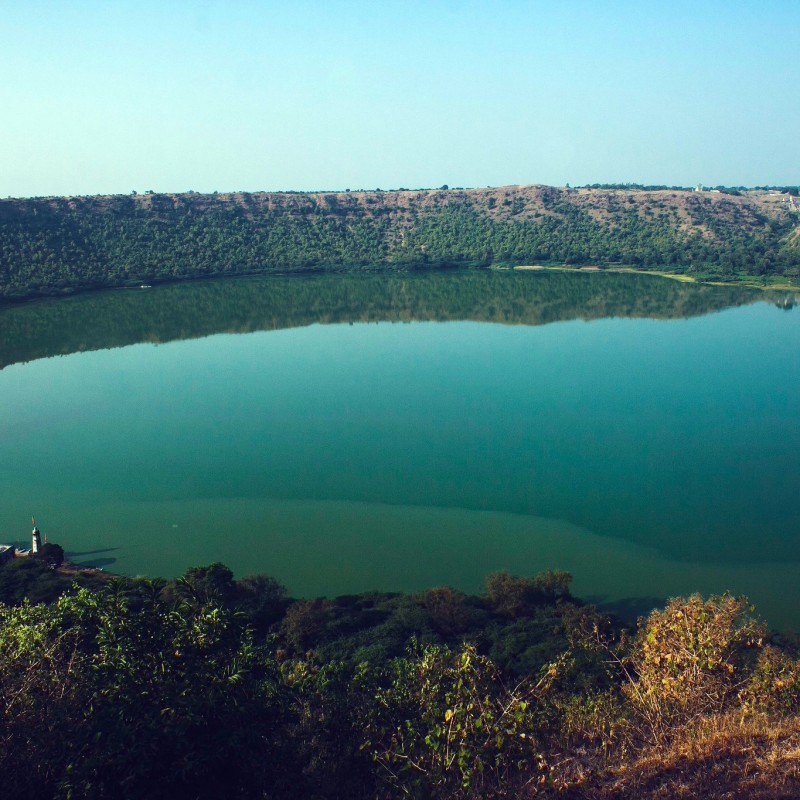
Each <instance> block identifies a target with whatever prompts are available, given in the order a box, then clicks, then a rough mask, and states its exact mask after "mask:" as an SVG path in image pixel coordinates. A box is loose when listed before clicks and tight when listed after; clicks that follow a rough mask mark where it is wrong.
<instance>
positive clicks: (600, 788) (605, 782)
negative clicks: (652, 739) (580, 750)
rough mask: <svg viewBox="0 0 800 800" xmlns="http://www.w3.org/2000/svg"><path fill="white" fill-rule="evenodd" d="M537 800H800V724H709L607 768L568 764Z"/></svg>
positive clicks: (729, 718)
mask: <svg viewBox="0 0 800 800" xmlns="http://www.w3.org/2000/svg"><path fill="white" fill-rule="evenodd" d="M552 778H553V784H552V786H551V787H550V788H549V789H547V790H546V791H545V792H544V793H542V792H541V791H540V792H539V793H538V794H533V795H532V796H535V797H539V798H542V797H547V798H561V799H562V800H564V799H565V798H569V799H570V800H578V798H583V799H585V800H672V799H673V798H676V799H677V798H702V799H703V800H742V799H744V798H746V799H747V800H790V799H794V800H797V798H800V717H792V718H789V719H782V720H775V719H770V718H769V717H767V716H765V715H752V716H749V717H746V718H742V716H741V714H740V713H729V714H725V715H716V716H710V717H704V718H702V719H701V720H699V721H698V722H696V723H695V724H694V725H692V726H687V727H686V728H684V729H682V730H680V731H678V733H677V735H676V736H675V737H674V738H673V740H672V741H671V742H670V743H669V744H668V745H665V746H663V747H659V748H656V747H648V748H646V749H643V750H640V751H638V752H635V753H631V754H629V755H628V756H627V757H626V758H621V759H620V760H619V761H618V762H617V763H615V764H611V765H607V766H602V765H601V764H600V763H598V762H596V761H595V762H593V761H592V759H591V758H590V757H589V756H588V755H587V756H585V757H583V758H581V756H575V757H572V758H568V759H564V760H563V761H562V762H561V764H559V765H557V766H556V767H555V769H554V770H553V772H552Z"/></svg>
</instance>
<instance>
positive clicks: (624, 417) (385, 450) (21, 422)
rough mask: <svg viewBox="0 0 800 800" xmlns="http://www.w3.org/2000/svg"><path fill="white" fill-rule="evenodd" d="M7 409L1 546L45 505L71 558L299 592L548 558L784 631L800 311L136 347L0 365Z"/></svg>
mask: <svg viewBox="0 0 800 800" xmlns="http://www.w3.org/2000/svg"><path fill="white" fill-rule="evenodd" d="M600 277H601V278H602V277H603V276H600ZM152 291H154V292H157V291H160V290H158V289H156V290H152ZM59 302H61V303H68V302H72V301H59ZM0 400H1V401H2V406H0V441H2V450H0V491H1V492H2V498H3V502H2V506H0V539H5V540H7V541H19V542H23V541H26V540H27V535H28V527H29V526H28V518H29V516H30V514H31V513H35V514H36V516H37V521H38V522H39V524H40V527H41V528H42V529H43V530H44V531H47V532H48V533H49V536H50V539H51V540H53V541H58V542H59V543H61V544H62V545H63V546H64V547H65V549H66V550H67V551H68V552H71V553H73V554H74V555H73V557H74V559H75V560H76V561H85V562H87V563H98V564H104V565H106V566H107V567H108V568H109V569H112V570H116V571H120V572H124V573H130V574H139V573H142V574H161V575H174V574H177V573H179V572H181V571H182V570H184V569H185V568H186V567H188V566H190V565H195V564H199V563H208V562H210V561H215V560H221V561H223V562H225V563H227V564H229V565H230V566H231V567H232V568H233V569H234V570H235V571H236V572H237V573H239V574H245V573H248V572H267V573H269V574H272V575H274V576H275V577H277V578H279V579H280V580H282V581H284V582H285V583H286V584H287V585H288V587H289V589H290V590H291V591H292V592H294V593H296V594H303V595H316V594H336V593H343V592H352V591H361V590H367V589H372V588H380V589H398V590H399V589H416V588H422V587H426V586H432V585H437V584H443V583H449V584H451V585H455V586H459V587H461V588H464V589H466V590H477V589H478V588H479V587H480V585H481V582H482V579H483V577H484V576H485V575H486V574H487V573H488V572H490V571H492V570H494V569H500V568H505V569H509V570H511V571H514V572H517V573H530V572H535V571H537V570H539V569H545V568H549V567H553V568H561V569H568V570H570V571H572V572H573V573H574V575H575V590H576V592H577V593H579V594H582V595H584V596H591V597H592V598H594V599H596V600H598V601H599V602H603V603H616V604H620V603H628V604H629V605H630V606H631V608H635V609H638V608H640V607H642V608H643V607H645V606H646V605H647V604H648V603H652V602H657V601H659V600H660V599H663V598H665V597H667V596H670V595H674V594H678V593H687V592H690V591H693V590H699V591H704V592H710V591H722V590H725V589H730V590H732V591H734V592H737V593H739V592H743V593H747V594H748V595H749V596H750V597H751V599H752V600H754V601H755V602H756V603H757V604H758V606H759V608H760V609H761V610H762V612H764V613H765V614H766V615H767V617H768V619H769V621H770V622H772V623H773V624H775V625H780V626H783V627H795V628H796V627H799V626H800V625H799V624H800V612H798V611H797V609H798V608H800V603H799V602H798V601H800V590H798V589H797V588H795V587H796V586H798V585H799V584H800V581H798V580H797V577H798V575H800V504H799V503H798V498H800V316H798V314H797V312H793V311H790V312H788V313H787V312H786V311H783V310H779V309H777V308H776V307H775V306H774V305H771V304H768V303H764V302H761V303H753V304H749V305H744V306H741V307H738V308H731V309H728V310H723V311H719V312H716V313H710V314H706V315H703V316H695V317H691V318H688V319H647V318H635V319H634V318H614V317H612V318H607V319H595V320H591V321H582V320H574V319H573V320H568V321H562V322H553V323H551V324H547V325H536V326H528V325H499V324H491V323H488V322H474V321H462V322H458V321H448V322H433V321H428V322H421V321H411V322H408V323H398V322H375V323H371V324H367V323H356V324H326V325H322V324H314V323H312V324H308V325H306V326H304V327H298V328H291V329H278V330H265V331H257V332H253V333H246V334H236V335H234V334H217V335H210V336H207V337H205V338H201V339H188V340H177V341H172V342H169V343H166V344H147V343H141V344H135V345H129V346H125V347H119V348H116V349H109V350H97V351H93V352H77V353H72V354H69V355H63V356H59V357H50V358H40V359H38V360H34V361H30V362H27V363H14V364H11V365H9V366H7V367H5V368H4V369H2V370H1V371H0Z"/></svg>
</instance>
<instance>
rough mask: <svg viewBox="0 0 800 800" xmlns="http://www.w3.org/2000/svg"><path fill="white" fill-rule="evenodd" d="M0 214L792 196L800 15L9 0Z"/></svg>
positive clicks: (596, 6) (740, 10)
mask: <svg viewBox="0 0 800 800" xmlns="http://www.w3.org/2000/svg"><path fill="white" fill-rule="evenodd" d="M0 76H2V79H0V197H7V196H12V197H32V196H45V195H93V194H129V193H130V192H132V191H138V192H144V191H148V190H152V191H155V192H183V191H189V190H192V191H197V192H213V191H220V192H228V191H261V190H264V191H282V190H298V191H312V190H315V189H328V190H344V189H348V188H349V189H352V190H357V189H375V188H382V189H392V188H400V187H405V188H420V187H438V186H440V185H442V184H449V185H450V186H464V187H479V186H502V185H508V184H531V183H542V184H550V185H557V186H558V185H564V184H566V183H570V184H571V185H573V186H575V185H583V184H587V183H605V182H614V183H616V182H621V183H625V182H632V183H644V184H667V185H687V186H688V185H692V186H693V185H695V184H696V183H698V182H701V183H703V184H705V185H707V186H715V185H718V184H725V185H731V186H735V185H746V186H753V185H767V184H776V185H785V184H792V185H794V184H798V183H800V2H798V0H760V2H750V0H693V1H692V2H684V0H663V1H662V0H651V1H650V2H645V0H637V2H627V0H527V2H525V1H524V0H507V1H506V2H503V1H502V0H475V1H474V2H468V0H439V1H438V2H437V0H319V1H317V2H312V1H311V0H279V1H278V2H272V0H260V2H256V0H252V1H246V0H238V1H237V0H226V2H218V1H217V0H183V1H181V0H135V2H132V1H129V0H114V1H113V2H109V0H47V1H46V2H44V1H42V0H0Z"/></svg>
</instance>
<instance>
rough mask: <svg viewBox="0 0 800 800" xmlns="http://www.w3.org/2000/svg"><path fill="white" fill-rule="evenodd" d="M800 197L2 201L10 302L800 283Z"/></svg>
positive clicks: (385, 195) (545, 190) (483, 192)
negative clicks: (602, 279)
mask: <svg viewBox="0 0 800 800" xmlns="http://www.w3.org/2000/svg"><path fill="white" fill-rule="evenodd" d="M796 194H797V187H782V188H775V189H758V190H740V189H734V190H713V191H697V190H694V191H693V190H688V189H679V188H668V187H657V188H637V187H631V186H628V187H625V186H621V187H615V188H604V187H592V188H576V189H571V188H556V187H548V186H508V187H499V188H487V189H446V188H444V187H443V188H441V189H437V190H396V191H380V190H375V191H358V192H349V191H347V192H316V193H295V192H284V193H267V192H258V193H246V192H239V193H232V194H197V193H194V192H189V193H184V194H155V193H149V192H148V193H145V194H136V193H132V194H130V195H116V196H94V197H48V198H17V199H14V198H9V199H5V200H0V299H2V300H19V299H26V298H31V297H37V296H43V295H58V294H63V293H71V292H74V291H81V290H86V289H95V288H109V287H119V286H133V285H141V284H150V283H154V282H162V281H179V280H186V279H191V278H200V277H219V276H225V275H244V274H268V273H291V272H319V271H363V270H383V271H386V270H419V269H430V268H442V267H453V266H456V267H467V266H469V267H488V266H498V265H500V266H515V265H519V266H522V265H544V266H557V265H561V266H586V265H591V266H596V267H598V268H608V269H613V268H620V267H623V268H634V269H640V270H656V271H662V272H668V273H670V274H679V275H687V276H691V277H694V278H697V279H701V280H728V281H733V280H737V279H742V278H749V279H753V278H755V279H758V280H760V281H763V282H770V281H775V280H778V279H781V280H783V281H784V282H788V283H790V284H791V283H795V284H796V283H797V279H798V276H800V203H798V201H796V200H795V195H796Z"/></svg>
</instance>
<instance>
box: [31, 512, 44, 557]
mask: <svg viewBox="0 0 800 800" xmlns="http://www.w3.org/2000/svg"><path fill="white" fill-rule="evenodd" d="M31 522H32V523H33V531H32V533H31V553H38V552H39V550H40V549H41V547H42V534H41V533H39V529H38V528H37V527H36V517H31Z"/></svg>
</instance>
